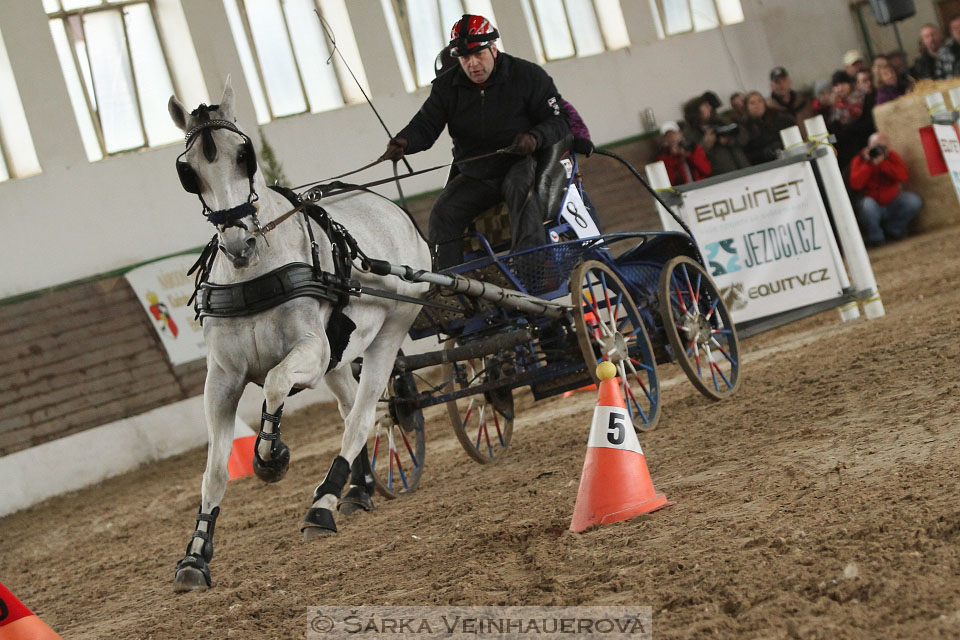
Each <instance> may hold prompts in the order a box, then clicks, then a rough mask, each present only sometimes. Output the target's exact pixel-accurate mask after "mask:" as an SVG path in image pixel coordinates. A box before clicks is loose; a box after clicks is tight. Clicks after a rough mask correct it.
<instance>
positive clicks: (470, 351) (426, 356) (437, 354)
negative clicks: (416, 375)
mask: <svg viewBox="0 0 960 640" xmlns="http://www.w3.org/2000/svg"><path fill="white" fill-rule="evenodd" d="M531 340H533V334H532V333H531V331H530V329H515V330H513V331H508V332H506V333H498V334H497V335H495V336H490V337H489V338H484V339H482V340H477V341H475V342H471V343H469V344H465V345H463V346H462V347H454V348H453V349H440V350H439V351H430V352H428V353H420V354H416V355H412V356H397V359H396V362H395V363H394V366H395V367H396V368H397V369H398V370H399V371H416V370H417V369H423V368H424V367H432V366H434V365H438V364H445V363H449V362H457V361H460V360H468V359H470V358H482V357H483V356H488V355H490V354H493V353H497V352H498V351H501V350H503V349H512V348H513V347H516V346H519V345H521V344H524V343H526V342H530V341H531Z"/></svg>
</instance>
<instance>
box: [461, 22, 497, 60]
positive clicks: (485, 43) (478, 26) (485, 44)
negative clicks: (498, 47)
mask: <svg viewBox="0 0 960 640" xmlns="http://www.w3.org/2000/svg"><path fill="white" fill-rule="evenodd" d="M499 37H500V32H499V31H497V30H496V29H495V28H494V26H493V25H492V24H490V21H489V20H487V19H486V18H484V17H483V16H474V15H470V14H469V13H465V14H463V17H462V18H460V19H459V20H457V23H456V24H454V25H453V29H451V30H450V45H449V47H450V55H452V56H453V57H455V58H457V57H460V56H465V55H468V54H471V53H476V52H478V51H482V50H484V49H488V48H490V46H491V45H493V41H494V40H496V39H497V38H499Z"/></svg>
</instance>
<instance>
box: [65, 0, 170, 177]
mask: <svg viewBox="0 0 960 640" xmlns="http://www.w3.org/2000/svg"><path fill="white" fill-rule="evenodd" d="M53 1H54V2H56V3H57V5H58V6H59V7H60V10H59V11H53V12H49V13H47V14H46V15H47V21H48V22H51V21H53V20H60V21H61V22H62V23H63V27H64V31H65V32H66V34H67V38H68V44H70V45H71V46H70V47H69V49H70V57H71V59H72V60H73V67H74V72H75V73H76V74H77V77H78V78H79V79H80V88H81V90H82V91H83V100H84V102H85V103H86V105H87V112H88V113H89V114H90V121H91V124H92V125H93V130H94V133H95V134H96V136H97V143H98V144H99V145H100V154H101V159H103V158H108V157H110V156H115V155H119V154H122V153H129V152H131V151H139V150H141V149H149V148H151V145H150V137H149V136H148V135H147V125H146V118H145V117H144V114H143V104H141V101H140V87H139V86H138V82H137V71H136V69H135V65H134V64H133V51H132V50H131V49H130V36H129V34H128V32H127V21H126V20H124V19H123V17H124V10H125V9H126V7H129V6H133V5H142V4H145V5H147V6H148V7H149V9H150V17H151V18H152V19H153V27H154V29H155V30H156V32H157V40H158V41H159V44H160V52H161V54H162V55H163V63H164V66H165V67H166V72H167V76H168V77H169V78H170V84H171V86H172V87H173V91H174V94H176V95H180V87H179V85H178V83H177V77H176V74H175V73H173V71H172V69H173V67H172V65H171V64H170V56H169V55H168V54H167V45H166V39H165V38H164V35H163V25H162V23H161V21H160V16H159V14H158V13H157V0H99V4H96V5H92V6H89V7H82V8H79V9H64V8H63V2H61V0H53ZM104 11H119V13H120V23H121V24H122V25H123V45H124V50H125V51H126V53H127V58H128V59H129V60H130V76H131V79H132V81H133V98H134V100H135V101H136V103H137V116H138V119H139V123H140V133H141V135H142V136H143V144H142V145H140V146H139V147H131V148H129V149H123V150H120V151H114V152H108V151H107V144H106V139H105V137H104V135H103V124H102V123H101V122H100V111H99V109H94V108H93V102H91V101H90V92H91V91H92V92H93V97H94V99H95V100H96V102H97V104H98V105H99V104H101V102H100V96H98V95H97V87H96V83H95V82H93V69H92V68H91V69H90V76H91V86H90V87H89V89H88V88H87V83H86V82H85V81H84V75H83V66H82V64H81V62H80V58H79V56H77V49H76V47H74V46H72V43H71V42H69V38H70V27H69V26H68V25H67V20H68V19H69V18H71V17H73V16H78V17H79V18H80V29H81V32H82V33H83V39H84V42H86V40H87V35H86V29H85V28H84V25H83V16H84V15H86V14H88V13H100V12H104ZM88 57H89V54H88ZM87 64H88V65H89V59H88V61H87ZM167 144H172V142H169V143H167V142H165V143H162V144H159V145H156V146H164V145H167Z"/></svg>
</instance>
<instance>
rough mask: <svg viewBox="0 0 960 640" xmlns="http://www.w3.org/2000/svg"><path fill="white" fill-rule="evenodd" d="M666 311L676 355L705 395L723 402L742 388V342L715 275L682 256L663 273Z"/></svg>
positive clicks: (665, 321)
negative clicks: (714, 279)
mask: <svg viewBox="0 0 960 640" xmlns="http://www.w3.org/2000/svg"><path fill="white" fill-rule="evenodd" d="M660 315H661V316H662V317H663V325H664V328H665V329H666V332H667V339H668V340H669V342H670V348H671V349H672V351H673V355H674V357H675V358H676V359H677V360H679V361H680V366H681V367H683V370H684V371H685V372H686V374H687V377H689V378H690V381H691V382H692V383H693V386H695V387H696V388H697V389H698V390H699V391H700V392H701V393H702V394H703V395H705V396H707V397H708V398H710V399H712V400H720V399H721V398H725V397H727V396H729V395H732V394H733V392H735V391H736V390H737V388H738V387H739V386H740V341H739V339H738V338H737V329H736V327H734V325H733V321H732V320H731V319H730V314H729V312H728V311H727V306H726V305H725V304H724V303H723V299H722V298H721V297H720V292H719V290H718V289H717V285H716V284H715V283H714V282H713V279H712V278H711V277H710V276H709V275H708V274H707V272H706V271H705V270H704V269H703V267H702V266H700V263H698V262H697V261H696V260H693V259H692V258H688V257H687V256H677V257H676V258H673V259H672V260H670V261H669V262H667V264H666V265H665V266H664V267H663V271H662V272H661V273H660Z"/></svg>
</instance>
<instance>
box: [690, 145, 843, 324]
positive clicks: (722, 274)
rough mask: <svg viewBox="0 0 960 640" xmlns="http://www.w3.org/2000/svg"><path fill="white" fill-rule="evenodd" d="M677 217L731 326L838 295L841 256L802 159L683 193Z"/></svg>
mask: <svg viewBox="0 0 960 640" xmlns="http://www.w3.org/2000/svg"><path fill="white" fill-rule="evenodd" d="M680 214H681V215H682V216H683V219H684V221H685V222H686V223H687V224H689V225H690V227H691V229H692V231H693V234H694V236H695V237H696V239H697V243H698V244H699V245H700V251H701V253H702V254H703V259H704V261H706V263H707V270H708V271H709V273H710V275H711V276H712V277H713V279H714V280H715V281H716V283H717V286H718V287H719V288H720V292H721V294H722V295H723V299H724V302H726V304H727V308H728V309H729V310H730V313H731V314H732V316H733V319H734V321H735V322H744V321H747V320H753V319H755V318H763V317H766V316H771V315H774V314H777V313H781V312H783V311H789V310H791V309H796V308H798V307H803V306H806V305H809V304H814V303H817V302H822V301H824V300H829V299H830V298H834V297H837V296H840V295H841V294H842V285H841V284H840V280H839V278H838V268H839V269H842V268H843V265H842V263H841V261H840V252H839V251H838V249H837V244H836V239H835V238H834V236H833V231H832V230H831V228H830V222H829V220H828V219H827V212H826V209H825V208H824V206H823V199H822V198H821V196H820V190H819V188H818V187H817V183H816V178H815V177H814V175H813V169H812V168H811V167H810V163H808V162H799V163H796V164H791V165H787V166H785V167H778V168H775V169H770V170H768V171H763V172H761V173H755V174H753V175H749V176H745V177H743V178H736V179H734V180H729V181H727V182H722V183H720V184H715V185H711V186H708V187H703V188H699V189H693V190H692V191H689V192H684V193H683V205H682V206H681V208H680Z"/></svg>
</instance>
